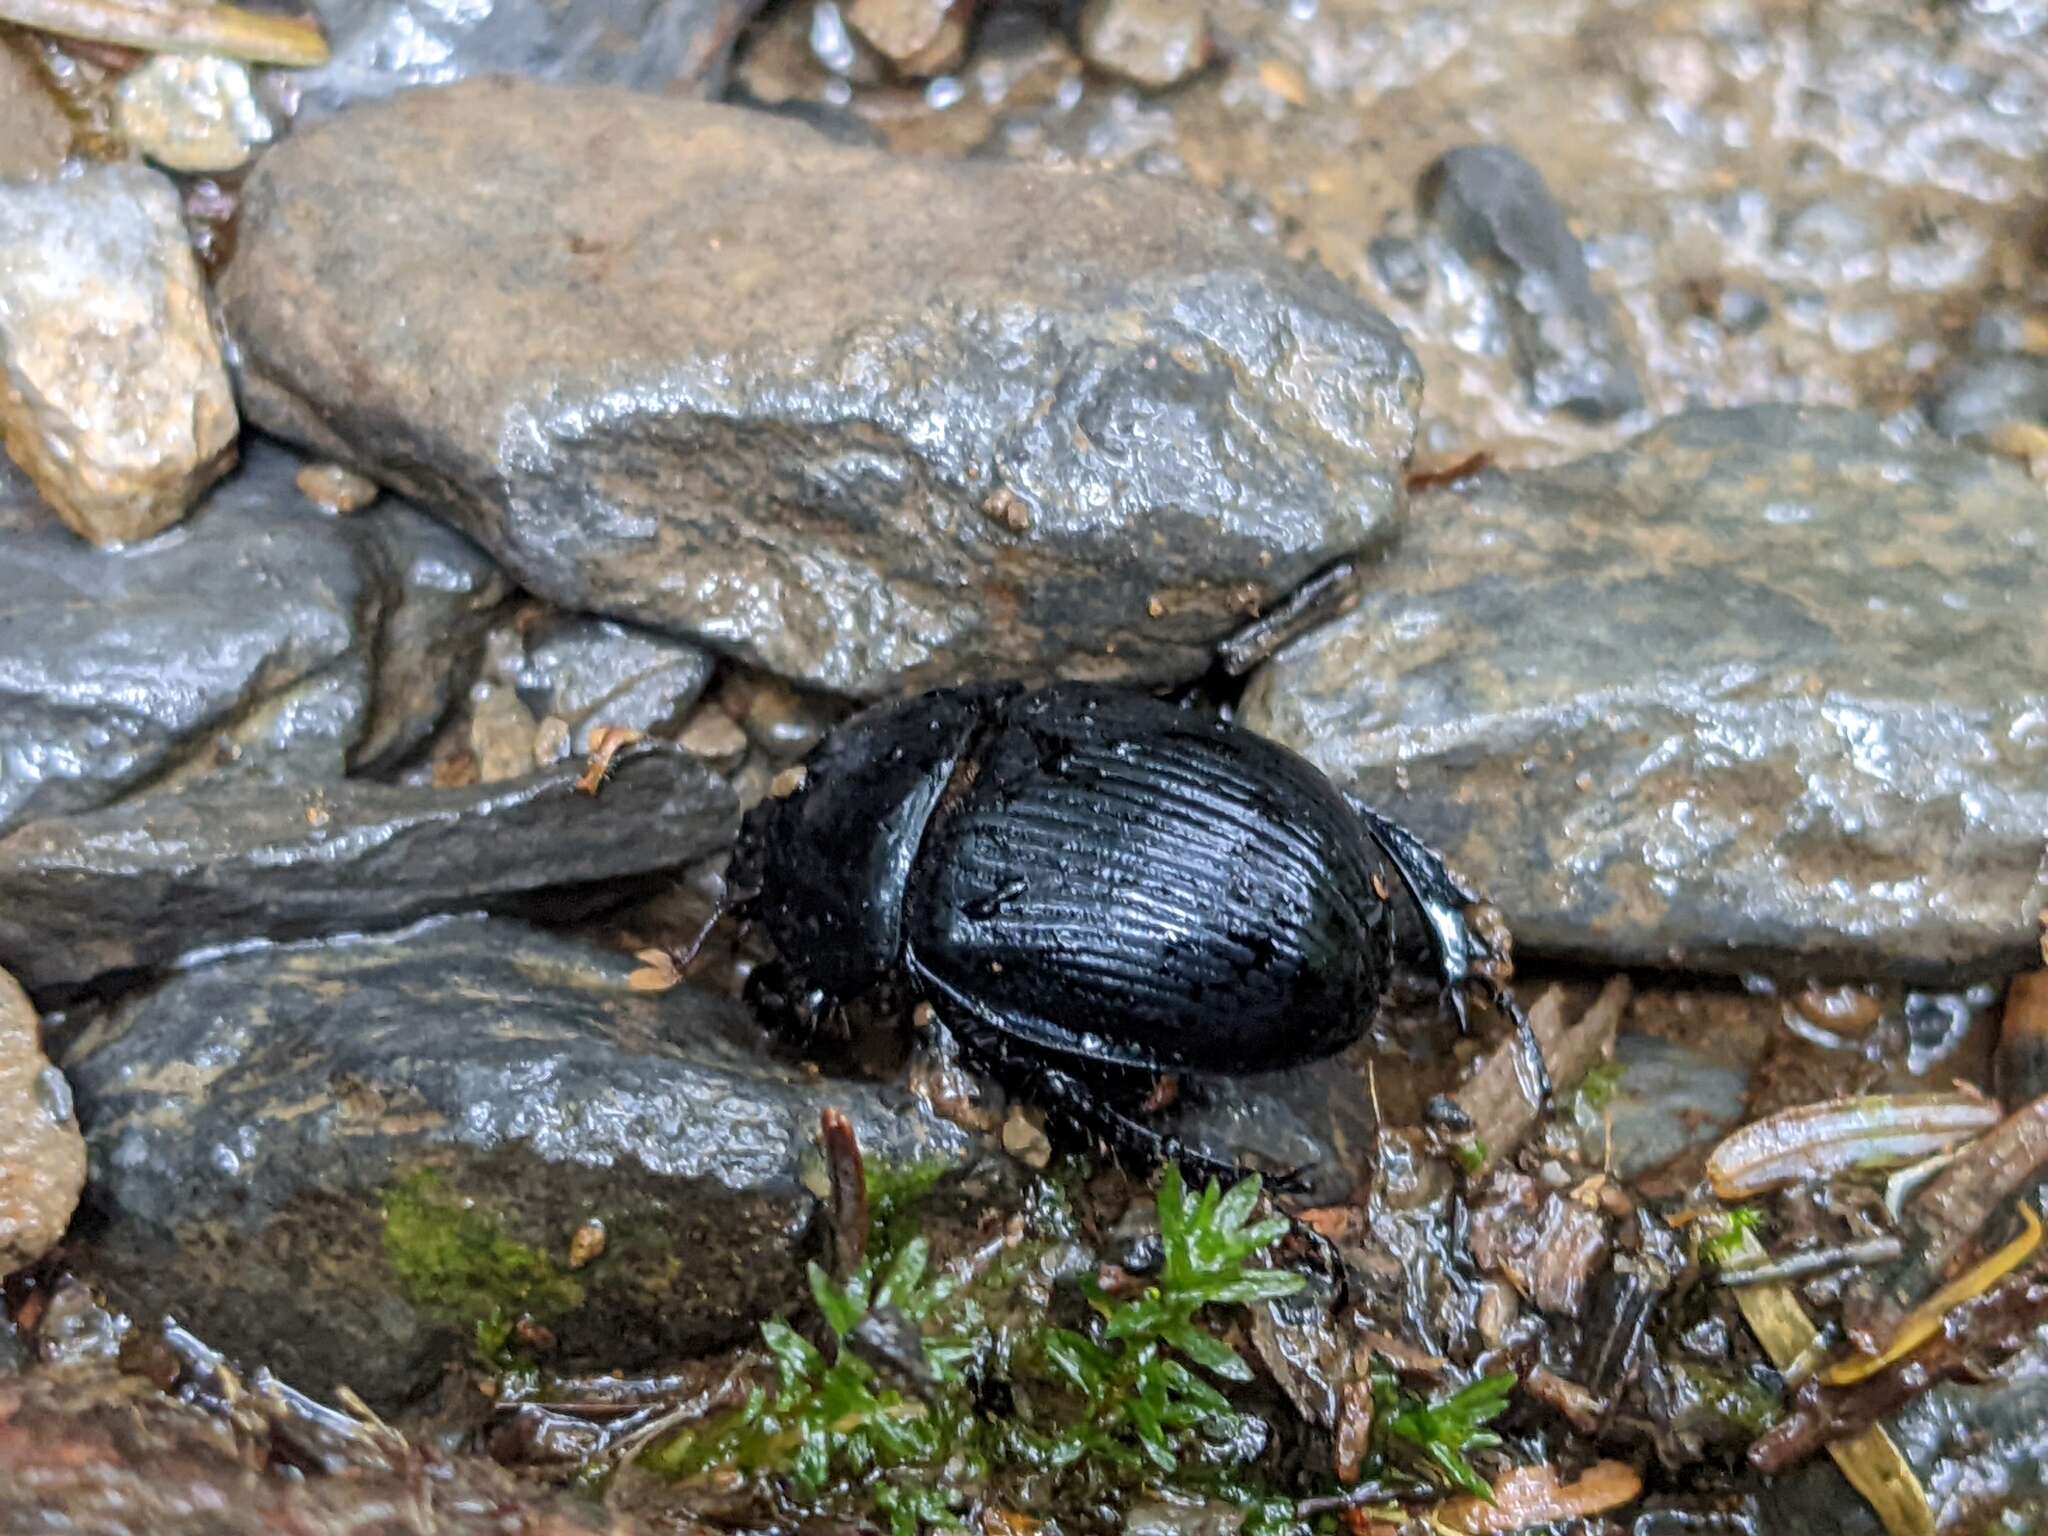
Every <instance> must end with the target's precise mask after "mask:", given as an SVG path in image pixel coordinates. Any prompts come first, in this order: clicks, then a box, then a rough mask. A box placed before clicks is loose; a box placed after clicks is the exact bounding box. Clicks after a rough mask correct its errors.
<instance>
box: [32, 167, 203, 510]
mask: <svg viewBox="0 0 2048 1536" xmlns="http://www.w3.org/2000/svg"><path fill="white" fill-rule="evenodd" d="M240 426H241V423H240V420H239V419H238V418H237V417H236V415H235V398H234V392H233V390H232V389H231V388H230V386H229V384H228V373H227V368H226V366H225V364H223V362H222V361H221V351H220V342H219V339H218V338H217V337H216V336H215V335H214V330H213V319H212V316H211V314H210V313H209V311H208V308H207V295H206V287H205V285H204V284H203V283H202V282H201V281H200V278H199V263H198V262H197V261H196V260H195V259H194V257H193V254H192V246H191V242H190V240H189V239H188V238H187V236H186V233H185V220H184V213H183V210H182V208H181V207H180V204H179V202H178V189H177V187H176V186H174V185H173V184H172V183H171V181H170V179H169V178H168V177H165V176H162V175H159V174H158V173H157V172H155V171H152V170H149V169H147V168H145V167H143V166H139V165H104V166H96V167H94V168H93V169H91V170H88V171H85V172H84V173H82V174H81V175H78V176H75V177H70V178H67V179H64V180H53V181H46V182H4V181H0V434H4V436H5V439H6V443H7V452H8V454H9V455H10V456H11V457H12V458H13V459H14V461H15V462H16V463H17V464H19V465H21V467H22V468H23V469H25V470H27V471H28V472H29V474H30V476H31V477H33V479H34V480H35V482H36V485H37V487H38V488H39V489H40V490H41V491H42V493H43V496H44V497H45V499H47V500H48V501H49V503H50V505H51V506H52V507H53V508H55V509H56V511H57V514H58V515H59V516H61V517H62V518H63V519H64V521H65V522H66V523H68V524H69V525H70V526H71V527H72V528H73V529H74V530H75V531H76V532H77V533H79V534H80V535H81V536H82V537H84V538H88V539H91V540H92V541H93V542H94V543H96V544H123V543H129V542H132V541H133V540H136V539H145V538H148V537H149V536H150V535H151V534H153V533H158V532H161V531H162V530H163V529H164V528H167V527H168V526H170V524H172V523H174V522H176V521H177V520H178V518H179V517H180V516H182V515H183V514H184V512H185V510H186V509H187V508H188V507H190V506H191V505H192V503H193V502H194V501H195V500H196V499H197V498H198V497H199V495H200V493H201V492H202V491H204V490H205V489H206V487H207V486H209V485H210V484H212V483H213V482H214V481H215V480H217V479H219V478H220V476H221V475H222V474H223V473H224V472H225V471H226V470H227V469H228V467H229V466H230V465H232V464H233V463H234V461H235V438H236V434H237V432H238V431H239V429H240Z"/></svg>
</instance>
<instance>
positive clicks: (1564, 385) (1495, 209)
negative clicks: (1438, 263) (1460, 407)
mask: <svg viewBox="0 0 2048 1536" xmlns="http://www.w3.org/2000/svg"><path fill="white" fill-rule="evenodd" d="M1417 200H1418V202H1419V204H1420V205H1421V209H1422V212H1423V216H1424V217H1425V219H1426V220H1428V222H1429V223H1430V224H1432V225H1433V226H1434V227H1435V229H1436V230H1437V231H1438V232H1439V234H1440V235H1441V236H1442V237H1443V238H1444V239H1445V240H1446V241H1448V242H1449V244H1450V246H1451V247H1452V249H1454V250H1455V251H1456V252H1457V253H1458V254H1459V256H1461V257H1462V258H1463V259H1464V260H1465V261H1467V262H1469V263H1470V264H1471V265H1472V266H1473V267H1474V268H1475V269H1477V270H1478V271H1480V272H1482V273H1484V274H1486V276H1487V277H1488V279H1489V280H1490V281H1491V282H1492V283H1493V284H1494V286H1495V287H1496V289H1497V290H1498V295H1499V299H1500V302H1501V303H1502V304H1503V305H1504V306H1505V307H1506V311H1507V325H1508V331H1509V334H1510V336H1511V337H1512V340H1513V345H1514V350H1515V356H1516V361H1517V366H1518V367H1519V369H1520V371H1521V374H1522V378H1523V381H1524V382H1525V383H1526V385H1527V386H1528V390H1529V400H1530V403H1531V404H1532V405H1534V406H1535V407H1536V409H1538V410H1541V411H1560V410H1561V411H1569V412H1571V413H1572V414H1573V415H1575V416H1580V417H1583V418H1585V419H1587V420H1591V421H1606V420H1611V419H1612V418H1614V417H1617V416H1625V415H1627V414H1628V413H1629V412H1630V411H1633V410H1637V409H1640V408H1641V406H1642V403H1643V391H1642V386H1641V385H1640V384H1639V383H1638V382H1637V381H1636V372H1635V364H1634V362H1633V361H1632V360H1631V359H1630V357H1629V352H1628V345H1627V342H1626V340H1625V339H1624V338H1623V336H1622V333H1621V331H1620V329H1619V327H1618V326H1617V325H1616V323H1615V319H1614V315H1613V313H1612V311H1611V310H1610V309H1609V307H1608V305H1607V301H1606V300H1605V299H1603V298H1601V297H1600V295H1599V294H1597V293H1596V292H1594V289H1593V279H1592V274H1591V272H1590V271H1588V270H1587V267H1586V256H1585V252H1584V251H1583V250H1582V249H1581V248H1580V246H1579V241H1578V237H1577V236H1576V235H1574V234H1573V233H1572V231H1571V226H1570V224H1569V223H1567V222H1566V219H1565V212H1564V209H1563V208H1562V207H1561V206H1560V205H1559V204H1558V201H1557V198H1556V197H1555V196H1554V195H1553V194H1552V192H1551V190H1550V188H1549V186H1548V185H1546V184H1545V182H1544V180H1543V174H1542V172H1540V171H1538V170H1537V169H1536V167H1535V166H1533V165H1531V164H1530V163H1529V162H1528V161H1527V160H1525V159H1523V158H1522V156H1520V155H1519V154H1517V153H1516V152H1515V151H1514V150H1512V149H1509V148H1508V147H1507V146H1505V145H1501V144H1479V145H1473V146H1471V147H1469V148H1464V149H1454V150H1452V151H1450V152H1449V153H1448V154H1446V155H1444V156H1443V157H1442V158H1441V159H1439V160H1438V161H1437V162H1436V163H1435V164H1434V165H1432V166H1431V167H1430V168H1429V169H1428V170H1427V171H1426V172H1424V173H1423V177H1422V182H1421V185H1420V187H1419V188H1418V191H1417ZM1390 286H1391V285H1390Z"/></svg>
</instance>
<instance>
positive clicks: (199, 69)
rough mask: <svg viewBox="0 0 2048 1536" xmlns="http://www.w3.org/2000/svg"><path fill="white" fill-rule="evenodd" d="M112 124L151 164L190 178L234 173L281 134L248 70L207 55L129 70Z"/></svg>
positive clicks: (171, 56)
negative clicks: (182, 172)
mask: <svg viewBox="0 0 2048 1536" xmlns="http://www.w3.org/2000/svg"><path fill="white" fill-rule="evenodd" d="M114 121H115V124H116V126H117V127H118V128H119V129H120V131H121V137H122V138H124V139H126V140H127V141H128V142H129V144H131V145H133V146H134V147H135V148H136V149H138V150H140V151H141V152H142V153H143V154H144V155H146V156H147V157H148V158H150V159H151V160H154V161H155V162H156V163H157V164H158V165H161V166H163V167H164V168H165V169H166V170H172V171H184V172H187V173H214V172H220V171H232V170H236V169H238V168H239V167H241V166H244V165H247V164H248V163H249V161H250V159H251V158H252V157H253V156H254V155H255V153H256V151H257V149H258V148H259V147H261V146H262V145H265V144H268V143H269V142H270V141H271V139H273V138H274V137H276V133H277V129H276V127H275V125H274V124H272V122H271V121H270V117H269V114H267V113H266V112H265V111H264V110H263V107H262V104H261V103H259V102H258V101H257V100H256V94H255V90H254V88H253V87H252V86H251V84H250V80H249V70H248V67H247V66H246V65H244V64H241V63H239V62H237V61H236V60H234V59H224V58H219V57H216V56H214V55H210V54H199V55H187V54H175V53H160V54H157V55H155V56H154V57H153V58H151V59H150V60H149V61H148V62H147V63H145V64H143V65H142V66H141V67H140V68H138V69H135V70H131V71H130V72H129V73H128V74H127V75H126V76H125V77H124V78H123V79H122V81H121V87H120V90H119V91H118V92H117V93H116V95H115V98H114Z"/></svg>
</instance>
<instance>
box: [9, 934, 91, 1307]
mask: <svg viewBox="0 0 2048 1536" xmlns="http://www.w3.org/2000/svg"><path fill="white" fill-rule="evenodd" d="M84 1183H85V1144H84V1143H83V1142H82V1141H80V1140H79V1136H78V1122H77V1120H76V1119H74V1118H73V1116H72V1112H71V1090H70V1088H69V1087H68V1086H67V1085H66V1083H65V1081H64V1078H63V1076H62V1075H61V1074H60V1073H59V1072H58V1071H57V1069H56V1068H55V1067H53V1066H51V1065H50V1062H49V1058H48V1057H46V1056H44V1054H43V1047H42V1029H41V1023H40V1021H39V1020H38V1019H37V1018H36V1011H35V1009H34V1007H32V1006H31V1005H30V1003H29V1000H28V996H27V994H26V993H24V992H23V991H22V990H21V986H20V984H19V983H17V982H16V981H15V979H14V978H13V977H12V976H9V975H8V974H7V972H5V971H0V1276H4V1275H9V1274H12V1273H13V1272H14V1271H15V1270H17V1269H20V1268H21V1267H22V1266H23V1265H25V1264H30V1263H33V1262H34V1261H35V1260H37V1259H39V1258H41V1257H42V1256H43V1254H45V1253H46V1252H48V1251H49V1249H50V1248H51V1247H53V1246H54V1245H55V1244H56V1242H57V1240H58V1239H59V1238H60V1237H62V1236H63V1235H64V1228H65V1227H66V1226H67V1225H68V1224H69V1223H70V1220H71V1211H72V1208H73V1207H74V1206H76V1205H77V1203H78V1191H79V1189H80V1187H81V1186H82V1185H83V1184H84Z"/></svg>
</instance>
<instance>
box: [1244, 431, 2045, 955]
mask: <svg viewBox="0 0 2048 1536" xmlns="http://www.w3.org/2000/svg"><path fill="white" fill-rule="evenodd" d="M2044 592H2048V518H2044V516H2043V510H2042V503H2041V494H2040V491H2039V489H2038V487H2036V486H2034V485H2032V484H2031V483H2030V482H2029V481H2028V480H2027V479H2026V477H2025V476H2024V475H2021V474H2020V473H2018V472H2017V471H2016V470H2014V469H2013V468H2011V467H2010V466H2008V465H2006V464H2004V463H2001V462H1999V461H1997V460H1994V459H1991V458H1988V457H1985V456H1983V455H1979V454H1975V453H1969V452H1965V451H1962V450H1958V449H1954V448H1950V447H1948V446H1946V445H1942V444H1939V443H1936V442H1934V441H1932V440H1931V439H1927V438H1924V437H1923V438H1915V439H1913V440H1910V441H1906V442H1900V441H1895V440H1894V439H1893V438H1892V437H1891V436H1889V435H1888V434H1887V432H1886V430H1885V429H1883V428H1881V427H1880V426H1879V425H1878V424H1877V423H1876V422H1875V421H1873V420H1872V419H1870V418H1868V417H1864V416H1859V415H1855V414H1851V413H1846V412H1828V411H1800V410H1793V409H1782V408H1760V409H1755V410H1746V411H1731V412H1721V413H1703V414H1699V415H1694V416H1687V417H1679V418H1675V419H1673V420H1671V421H1669V422H1667V423H1666V424H1664V425H1663V426H1660V427H1659V428H1657V429H1656V430H1655V431H1653V432H1650V433H1648V434H1646V435H1645V436H1643V437H1641V438H1639V439H1637V440H1636V441H1635V442H1634V443H1633V444H1631V445H1630V446H1629V447H1628V448H1627V449H1624V450H1622V451H1620V452H1618V453H1614V454H1608V455H1603V456H1601V457H1597V458H1591V459H1584V460H1581V461H1579V462H1577V463H1575V464H1569V465H1565V466H1563V467H1561V468H1558V469H1554V470H1546V471H1542V472H1538V473H1531V474H1528V475H1524V476H1520V477H1513V478H1506V477H1502V476H1499V475H1488V476H1486V477H1484V478H1483V479H1481V480H1480V481H1478V482H1477V483H1476V484H1474V485H1473V486H1472V488H1471V489H1470V491H1469V493H1460V492H1454V491H1445V492H1441V493H1436V494H1432V495H1430V496H1428V497H1427V498H1426V499H1424V500H1423V501H1421V502H1419V503H1418V504H1417V508H1416V513H1415V527H1414V531H1413V533H1412V534H1411V535H1410V537H1409V538H1408V539H1407V540H1405V541H1404V542H1403V544H1402V545H1401V547H1400V549H1399V550H1398V551H1397V552H1396V553H1395V555H1394V556H1393V558H1392V559H1391V560H1389V561H1388V562H1387V563H1386V565H1385V566H1384V567H1383V568H1381V569H1380V570H1378V571H1376V572H1375V573H1374V576H1373V580H1372V583H1371V588H1370V590H1369V592H1368V593H1367V595H1366V597H1365V600H1364V602H1363V603H1362V604H1361V606H1360V607H1359V609H1358V610H1357V611H1356V612H1355V613H1354V614H1352V615H1351V616H1349V617H1348V618H1346V619H1344V620H1343V621H1342V622H1340V623H1338V624H1336V625H1334V626H1332V627H1331V628H1329V629H1327V630H1325V631H1323V632H1321V633H1320V634H1317V635H1315V636H1313V637H1312V638H1310V639H1309V640H1307V641H1305V642H1304V643H1302V644H1300V645H1298V646H1297V647H1295V648H1294V649H1293V650H1291V651H1290V652H1288V653H1286V654H1285V655H1283V656H1282V657H1280V658H1279V659H1278V660H1277V661H1276V662H1275V663H1274V664H1272V665H1271V666H1270V667H1269V668H1268V669H1267V670H1266V671H1264V672H1263V673H1261V674H1260V675H1259V676H1258V677H1257V678H1255V679H1254V681H1253V683H1252V686H1251V689H1250V691H1249V693H1248V695H1247V697H1246V700H1245V707H1244V719H1245V720H1246V721H1247V723H1249V724H1250V725H1252V726H1253V727H1254V728H1255V729H1258V730H1261V731H1264V732H1265V733H1266V734H1268V735H1270V736H1273V737H1275V738H1277V739H1278V740H1280V741H1283V742H1285V743H1287V744H1288V745H1290V746H1293V747H1295V748H1297V749H1299V750H1300V751H1303V752H1305V753H1306V754H1307V755H1308V756H1310V757H1311V758H1313V759H1314V760H1315V761H1316V762H1318V763H1319V764H1321V765H1322V766H1323V767H1324V768H1325V769H1327V770H1328V771H1329V772H1330V773H1331V774H1332V775H1333V776H1334V777H1335V778H1337V779H1338V780H1339V781H1340V782H1341V783H1342V784H1344V785H1345V786H1346V787H1347V788H1352V789H1356V790H1358V791H1359V792H1361V793H1363V794H1364V795H1365V796H1366V797H1367V798H1369V799H1371V800H1373V801H1375V802H1377V803H1378V804H1380V805H1381V806H1382V807H1383V808H1384V809H1386V810H1387V811H1389V812H1390V813H1392V814H1393V815H1395V816H1397V817H1399V818H1400V819H1402V820H1403V821H1405V822H1406V823H1407V824H1408V825H1410V826H1411V827H1413V828H1414V829H1415V830H1416V831H1417V832H1418V833H1420V834H1421V835H1422V836H1424V837H1425V838H1427V839H1429V840H1431V841H1432V842H1435V843H1436V844H1438V845H1439V846H1440V847H1442V848H1443V849H1444V850H1445V852H1446V853H1447V854H1448V855H1449V856H1450V858H1451V860H1452V862H1453V863H1454V864H1455V865H1457V866H1458V867H1459V868H1460V869H1461V870H1462V871H1463V872H1464V873H1465V874H1466V876H1467V877H1468V878H1469V879H1470V880H1471V881H1472V882H1473V883H1475V884H1476V885H1478V886H1479V887H1480V888H1481V889H1483V890H1484V891H1485V892H1487V893H1488V894H1489V895H1491V896H1492V897H1493V898H1494V899H1495V900H1497V901H1498V902H1499V903H1500V904H1501V905H1502V906H1503V907H1504V908H1505V910H1506V912H1507V915H1508V918H1509V921H1510V923H1511V925H1512V926H1513V928H1514V930H1515V934H1516V936H1517V939H1518V941H1519V942H1520V944H1521V945H1522V946H1523V947H1525V948H1529V949H1534V950H1539V951H1542V952H1545V953H1549V954H1556V955H1566V956H1578V957H1583V958H1586V959H1591V960H1597V961H1599V962H1601V963H1603V964H1613V963H1626V964H1642V965H1663V964H1667V963H1669V964H1682V965H1686V966H1691V967H1698V968H1702V969H1708V970H1722V971H1734V970H1740V969H1744V968H1748V967H1752V966H1757V967H1764V968H1769V969H1791V970H1797V971H1801V972H1815V973H1830V972H1832V973H1840V974H1843V975H1846V976H1852V977H1853V976H1868V975H1873V974H1878V973H1889V974H1895V975H1899V976H1905V977H1912V976H1922V975H1924V976H1928V977H1930V978H1933V977H1946V976H1948V975H1950V974H1952V973H1953V972H1955V971H1957V970H1962V971H1983V972H1990V973H1997V972H2000V971H2003V970H2009V969H2017V968H2018V967H2019V966H2020V965H2021V964H2022V963H2023V962H2025V960H2026V959H2027V956H2028V955H2029V954H2030V953H2031V952H2033V949H2034V946H2035V944H2036V943H2037V942H2038V938H2039V931H2038V928H2037V927H2036V922H2035V919H2036V914H2038V913H2039V911H2040V910H2041V907H2042V904H2043V901H2044V899H2048V868H2044V858H2048V651H2044V650H2043V648H2042V645H2041V633H2042V630H2041V621H2042V594H2043V593H2044Z"/></svg>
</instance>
